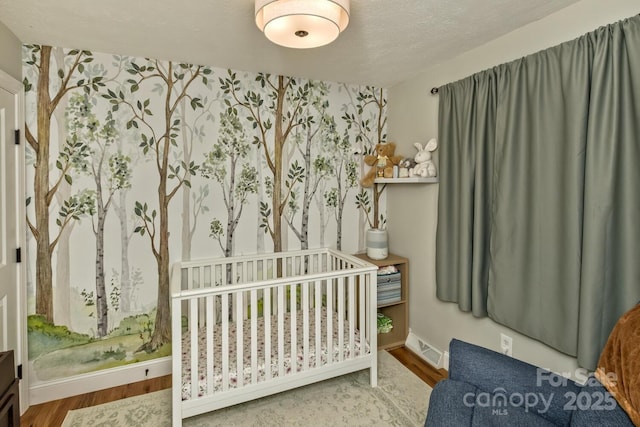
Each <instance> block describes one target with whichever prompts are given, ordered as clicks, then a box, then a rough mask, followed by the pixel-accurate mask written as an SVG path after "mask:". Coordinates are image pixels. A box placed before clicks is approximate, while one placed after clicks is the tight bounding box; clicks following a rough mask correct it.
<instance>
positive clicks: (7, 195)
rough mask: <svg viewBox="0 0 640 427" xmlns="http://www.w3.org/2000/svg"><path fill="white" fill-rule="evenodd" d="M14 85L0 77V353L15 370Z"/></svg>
mask: <svg viewBox="0 0 640 427" xmlns="http://www.w3.org/2000/svg"><path fill="white" fill-rule="evenodd" d="M15 83H16V81H15V80H13V79H11V78H10V77H8V76H7V75H6V74H5V73H1V74H0V351H7V350H13V351H14V359H15V362H16V368H17V367H18V365H22V363H23V359H24V356H25V352H24V349H25V347H26V346H24V343H25V337H24V335H23V334H24V332H25V329H24V321H23V320H24V319H26V318H25V316H24V310H23V307H24V299H23V298H24V293H23V290H24V286H23V285H22V283H23V282H24V281H23V277H24V276H23V271H24V270H23V268H22V264H21V263H19V261H20V260H19V259H18V258H19V257H21V255H20V254H19V253H18V248H20V246H21V244H22V242H23V236H22V234H23V231H24V225H23V224H24V208H23V206H24V194H23V188H24V178H23V177H22V171H23V169H24V168H23V166H22V162H24V159H23V156H22V155H21V153H22V147H21V146H20V145H17V144H16V133H15V132H16V129H18V128H19V127H18V123H19V121H18V119H19V118H20V114H19V108H20V105H19V102H18V100H19V92H18V91H17V87H16V84H15ZM26 389H27V387H26V384H21V401H23V400H25V398H26ZM23 403H26V402H21V406H24V405H23ZM25 408H26V407H25Z"/></svg>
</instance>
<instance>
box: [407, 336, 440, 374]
mask: <svg viewBox="0 0 640 427" xmlns="http://www.w3.org/2000/svg"><path fill="white" fill-rule="evenodd" d="M404 345H405V346H406V347H407V348H409V349H410V350H411V351H413V352H414V353H415V354H417V355H418V356H420V357H421V358H422V359H424V360H425V361H426V362H427V363H429V364H430V365H431V366H433V367H435V368H436V369H440V368H442V364H443V357H442V351H440V350H439V349H437V348H436V347H434V346H432V345H431V344H429V343H428V342H426V341H425V340H423V339H422V338H420V337H418V336H417V335H416V334H414V333H413V331H411V330H410V331H409V335H408V336H407V340H406V341H405V343H404Z"/></svg>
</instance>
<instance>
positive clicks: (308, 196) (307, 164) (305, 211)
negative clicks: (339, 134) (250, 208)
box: [300, 129, 315, 250]
mask: <svg viewBox="0 0 640 427" xmlns="http://www.w3.org/2000/svg"><path fill="white" fill-rule="evenodd" d="M312 139H313V138H312V137H311V130H310V129H307V143H306V145H305V150H304V170H305V171H306V173H305V175H304V193H303V194H304V196H303V199H302V223H301V224H300V249H302V250H304V249H309V209H310V207H311V200H312V199H313V196H314V194H315V191H310V190H309V189H310V187H311V180H312V179H313V178H312V176H311V141H312Z"/></svg>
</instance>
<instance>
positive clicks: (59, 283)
mask: <svg viewBox="0 0 640 427" xmlns="http://www.w3.org/2000/svg"><path fill="white" fill-rule="evenodd" d="M52 53H53V55H54V57H55V60H56V63H57V64H59V66H60V64H64V52H63V50H62V49H61V48H54V49H53V51H52ZM67 103H68V102H67V97H66V96H64V97H62V99H61V100H60V102H59V103H58V106H57V108H56V109H55V111H54V112H53V117H54V118H55V120H56V124H57V126H56V127H57V129H58V146H59V147H62V143H63V142H64V141H65V139H66V138H67V128H66V126H65V117H64V116H65V111H66V110H67ZM69 196H71V185H69V183H67V182H66V181H63V182H61V183H60V187H58V191H57V192H56V202H57V203H58V206H62V204H63V203H64V201H65V200H67V199H68V198H69ZM74 225H75V223H71V224H69V225H68V226H67V227H66V228H65V229H64V230H63V231H62V233H60V237H59V238H58V243H57V245H56V280H55V282H54V283H55V290H54V293H53V320H54V322H55V324H56V325H64V326H67V327H71V255H70V254H71V245H70V242H69V240H70V238H71V232H72V231H73V227H74Z"/></svg>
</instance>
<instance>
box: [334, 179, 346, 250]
mask: <svg viewBox="0 0 640 427" xmlns="http://www.w3.org/2000/svg"><path fill="white" fill-rule="evenodd" d="M346 202H347V195H346V191H345V195H344V196H343V195H342V180H341V179H340V177H339V176H338V206H336V209H337V210H338V211H337V213H336V248H337V249H338V250H342V215H343V213H344V204H345V203H346Z"/></svg>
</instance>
